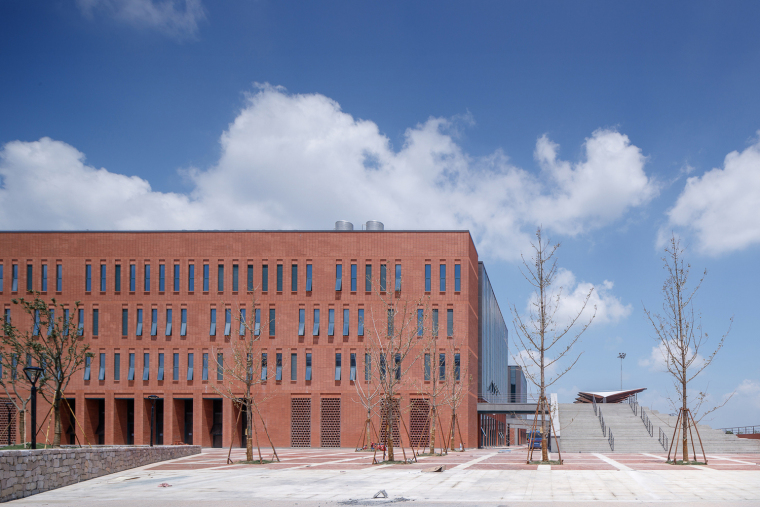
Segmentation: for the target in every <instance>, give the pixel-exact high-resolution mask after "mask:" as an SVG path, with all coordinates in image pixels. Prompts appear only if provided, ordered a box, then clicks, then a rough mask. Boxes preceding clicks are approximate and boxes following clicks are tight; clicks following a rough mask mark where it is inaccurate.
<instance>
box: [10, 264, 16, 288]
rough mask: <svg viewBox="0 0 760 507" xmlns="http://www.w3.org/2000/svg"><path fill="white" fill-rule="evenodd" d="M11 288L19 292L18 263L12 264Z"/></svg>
mask: <svg viewBox="0 0 760 507" xmlns="http://www.w3.org/2000/svg"><path fill="white" fill-rule="evenodd" d="M11 290H12V291H13V292H18V264H12V265H11Z"/></svg>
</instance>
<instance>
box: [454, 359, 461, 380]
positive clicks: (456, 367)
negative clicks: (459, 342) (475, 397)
mask: <svg viewBox="0 0 760 507" xmlns="http://www.w3.org/2000/svg"><path fill="white" fill-rule="evenodd" d="M459 360H460V356H459V353H456V354H454V380H457V381H458V380H459V370H460V363H459Z"/></svg>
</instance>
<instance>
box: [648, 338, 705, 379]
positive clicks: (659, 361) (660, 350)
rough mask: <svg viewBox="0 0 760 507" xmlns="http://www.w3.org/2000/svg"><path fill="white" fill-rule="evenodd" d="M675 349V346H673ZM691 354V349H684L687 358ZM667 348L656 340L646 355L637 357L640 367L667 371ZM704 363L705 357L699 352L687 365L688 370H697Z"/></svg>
mask: <svg viewBox="0 0 760 507" xmlns="http://www.w3.org/2000/svg"><path fill="white" fill-rule="evenodd" d="M673 350H675V347H673ZM691 356H692V352H691V350H687V351H686V358H687V360H688V359H689V358H690V357H691ZM667 358H668V349H667V347H666V346H665V344H664V343H662V342H658V344H657V345H656V346H654V347H652V350H651V352H650V354H649V356H648V357H642V358H641V359H639V366H641V367H642V368H648V369H649V371H660V372H664V371H668V359H667ZM704 364H705V358H704V357H702V356H701V355H700V354H697V357H696V358H695V359H694V362H693V363H692V364H691V366H690V367H689V371H692V370H693V371H696V370H699V369H700V368H701V367H702V365H704Z"/></svg>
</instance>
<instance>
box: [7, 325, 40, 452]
mask: <svg viewBox="0 0 760 507" xmlns="http://www.w3.org/2000/svg"><path fill="white" fill-rule="evenodd" d="M7 324H9V323H7ZM3 327H5V326H3ZM25 345H26V342H23V343H22V342H19V341H18V340H16V339H14V338H12V337H10V336H9V335H8V334H7V333H5V332H3V337H2V339H0V386H2V387H3V391H5V395H6V396H7V397H8V399H9V400H10V401H11V403H12V404H13V406H14V407H16V411H17V412H18V417H19V435H20V436H21V443H22V444H23V443H25V442H26V407H27V406H28V404H29V401H31V399H32V386H31V383H30V382H29V379H27V378H26V375H24V373H23V372H21V373H20V374H19V371H18V370H19V361H21V362H22V364H21V366H22V367H23V366H24V365H23V361H24V358H25V357H27V354H29V349H27V348H26V347H25ZM10 430H11V428H10V425H9V427H8V431H10Z"/></svg>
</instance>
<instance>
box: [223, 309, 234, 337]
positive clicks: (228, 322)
mask: <svg viewBox="0 0 760 507" xmlns="http://www.w3.org/2000/svg"><path fill="white" fill-rule="evenodd" d="M231 334H232V308H225V309H224V336H230V335H231Z"/></svg>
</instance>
